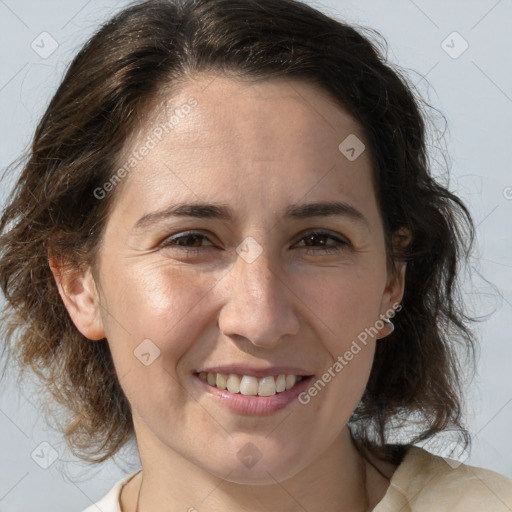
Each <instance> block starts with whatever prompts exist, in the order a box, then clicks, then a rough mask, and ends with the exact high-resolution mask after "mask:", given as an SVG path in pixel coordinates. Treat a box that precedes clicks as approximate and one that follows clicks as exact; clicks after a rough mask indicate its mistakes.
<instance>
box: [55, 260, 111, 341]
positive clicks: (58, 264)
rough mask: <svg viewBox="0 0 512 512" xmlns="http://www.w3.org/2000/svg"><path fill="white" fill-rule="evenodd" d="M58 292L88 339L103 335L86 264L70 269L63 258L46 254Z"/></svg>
mask: <svg viewBox="0 0 512 512" xmlns="http://www.w3.org/2000/svg"><path fill="white" fill-rule="evenodd" d="M49 264H50V269H51V271H52V274H53V277H54V278H55V282H56V283H57V288H58V289H59V294H60V296H61V298H62V301H63V302H64V305H65V306H66V309H67V310H68V313H69V316H70V317H71V320H73V323H74V324H75V326H76V328H77V329H78V330H79V331H80V332H81V333H82V334H83V335H84V336H85V337H86V338H89V339H90V340H101V339H103V338H105V337H106V334H105V331H104V329H103V322H102V320H101V314H100V302H99V294H98V290H97V287H96V283H95V281H94V277H93V275H92V272H91V269H90V268H89V267H88V266H84V267H82V268H71V267H70V266H69V265H65V263H64V262H63V260H61V259H58V258H55V257H50V258H49Z"/></svg>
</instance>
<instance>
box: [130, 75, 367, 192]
mask: <svg viewBox="0 0 512 512" xmlns="http://www.w3.org/2000/svg"><path fill="white" fill-rule="evenodd" d="M363 140H364V136H363V134H362V130H361V128H360V126H359V125H358V123H357V122H356V121H355V120H354V119H353V118H352V117H351V116H350V115H348V114H347V113H346V112H345V111H343V110H342V109H341V108H340V107H337V106H334V105H333V103H332V101H331V100H330V98H329V97H328V96H327V95H324V94H323V92H322V91H321V90H319V89H318V88H317V87H315V86H313V85H311V84H308V83H304V82H301V81H290V80H283V79H279V80H276V79H272V80H268V81H260V82H257V83H251V84H247V83H239V82H236V81H234V80H230V79H227V78H224V77H218V78H214V79H213V80H212V79H211V77H205V78H203V79H198V80H197V81H194V82H191V83H190V84H188V85H187V86H185V87H184V88H182V89H181V90H180V92H179V93H178V94H176V95H174V97H173V98H172V100H171V99H168V100H167V101H165V102H163V103H162V104H161V105H159V107H157V108H156V109H155V110H154V112H153V114H152V115H151V119H150V121H149V122H147V124H146V126H145V128H144V130H142V131H141V132H140V133H139V134H138V136H137V138H136V139H134V140H132V141H131V142H130V144H129V147H128V148H127V151H126V152H125V154H124V160H125V161H126V162H128V161H130V160H131V161H130V164H132V165H131V167H132V168H133V172H130V175H131V177H130V179H131V180H132V181H133V185H134V186H136V187H138V188H139V192H140V187H146V188H151V187H155V186H159V185H161V184H162V183H172V182H174V181H184V183H187V182H189V183H195V184H196V186H197V185H198V183H201V184H202V185H206V184H207V183H208V186H209V187H210V188H218V189H223V190H226V189H229V190H231V191H232V192H233V193H240V192H243V191H244V189H247V188H248V187H251V186H256V183H259V184H261V185H265V187H266V188H267V190H268V191H270V190H277V189H278V188H279V186H280V184H282V186H284V187H287V188H288V187H290V186H291V185H293V186H294V188H296V189H297V191H300V190H303V193H306V192H307V191H308V190H310V189H311V188H312V187H313V186H314V185H315V184H316V185H317V186H328V187H329V188H331V189H332V188H333V187H334V188H335V189H337V188H340V190H342V189H343V188H344V183H346V184H347V187H348V190H347V191H350V190H353V189H354V187H355V186H359V185H364V186H366V185H368V184H369V181H368V180H369V178H370V161H369V156H368V153H367V151H366V146H365V144H364V142H363ZM349 146H350V147H349ZM169 180H170V181H169ZM205 180H207V182H206V181H205ZM322 181H323V182H324V183H321V182H322ZM358 184H359V185H358ZM203 188H204V187H203Z"/></svg>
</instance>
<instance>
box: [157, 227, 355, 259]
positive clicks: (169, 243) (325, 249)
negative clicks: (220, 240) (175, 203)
mask: <svg viewBox="0 0 512 512" xmlns="http://www.w3.org/2000/svg"><path fill="white" fill-rule="evenodd" d="M312 236H314V237H326V238H331V239H332V240H335V241H336V242H337V245H336V246H321V247H319V248H316V249H307V250H306V251H305V252H306V254H315V255H318V253H323V254H336V253H339V252H341V251H342V250H343V249H344V248H345V247H348V246H350V243H349V242H347V241H345V240H342V239H341V238H338V237H336V236H334V235H333V234H331V233H329V232H328V231H322V230H313V231H308V232H307V233H305V234H304V235H303V236H302V238H300V239H299V242H300V241H302V240H304V239H305V238H308V237H312ZM190 237H202V238H207V236H206V235H203V234H202V233H200V232H197V231H187V232H184V233H183V234H180V235H179V236H176V235H174V236H171V237H169V238H166V239H165V240H164V241H163V242H162V244H160V246H161V247H172V248H178V249H179V250H183V251H186V252H188V253H190V254H194V253H199V252H202V251H204V247H187V246H184V245H180V244H176V243H174V242H176V241H177V240H183V239H187V238H190ZM210 247H212V246H210Z"/></svg>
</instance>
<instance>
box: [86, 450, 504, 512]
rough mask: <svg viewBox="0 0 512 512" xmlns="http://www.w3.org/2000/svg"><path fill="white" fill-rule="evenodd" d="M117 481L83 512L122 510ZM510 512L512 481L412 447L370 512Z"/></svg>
mask: <svg viewBox="0 0 512 512" xmlns="http://www.w3.org/2000/svg"><path fill="white" fill-rule="evenodd" d="M137 473H139V471H137V472H135V473H133V474H132V475H129V476H127V477H125V478H123V479H122V480H120V481H119V482H117V484H116V485H115V486H114V487H113V488H112V489H111V490H110V491H109V493H108V494H107V495H106V496H104V497H103V498H102V499H101V500H100V501H98V502H97V503H95V504H94V505H91V506H90V507H88V508H87V509H86V510H85V511H84V512H122V511H121V506H120V504H119V496H120V494H121V489H122V488H123V486H124V485H125V484H126V483H127V482H128V481H129V480H131V479H132V478H133V477H134V476H135V475H136V474H137ZM399 511H400V512H512V480H510V479H509V478H507V477H505V476H502V475H500V474H498V473H495V472H494V471H490V470H488V469H483V468H477V467H473V466H468V465H465V464H459V463H456V462H455V461H452V462H450V463H449V462H447V460H445V459H444V458H443V457H439V456H436V455H432V454H431V453H429V452H427V451H425V450H423V449H422V448H419V447H417V446H412V447H411V448H410V449H409V451H408V452H407V454H406V456H405V457H404V459H403V460H402V463H401V464H400V465H399V466H398V467H397V468H396V470H395V472H394V474H393V476H392V478H391V482H390V485H389V488H388V490H387V492H386V494H385V496H384V498H382V500H381V501H380V502H379V504H378V505H377V506H376V507H375V508H374V509H373V512H399Z"/></svg>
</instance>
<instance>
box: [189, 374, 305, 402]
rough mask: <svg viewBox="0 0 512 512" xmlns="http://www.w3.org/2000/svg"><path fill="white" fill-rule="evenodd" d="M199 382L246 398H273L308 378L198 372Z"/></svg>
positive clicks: (282, 375) (301, 376)
mask: <svg viewBox="0 0 512 512" xmlns="http://www.w3.org/2000/svg"><path fill="white" fill-rule="evenodd" d="M195 375H196V376H197V377H198V378H199V379H200V380H202V381H203V382H206V383H207V384H209V385H210V386H212V387H215V388H218V389H222V390H227V391H229V392H230V393H234V394H237V393H238V394H241V395H246V396H273V395H278V394H279V393H283V392H285V391H288V390H289V389H292V388H293V387H294V386H295V385H297V384H298V383H299V382H301V381H302V380H304V379H307V378H309V377H310V376H305V375H304V376H303V375H284V374H281V375H269V376H266V377H263V378H261V379H258V378H256V377H253V376H252V375H236V374H233V373H231V374H226V373H207V372H199V373H196V374H195Z"/></svg>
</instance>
